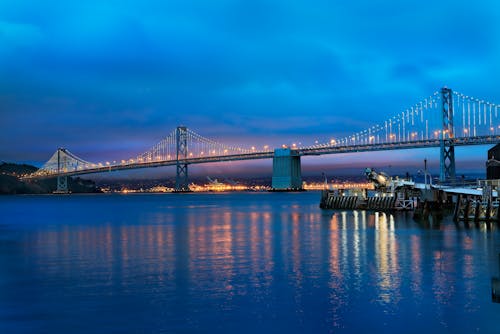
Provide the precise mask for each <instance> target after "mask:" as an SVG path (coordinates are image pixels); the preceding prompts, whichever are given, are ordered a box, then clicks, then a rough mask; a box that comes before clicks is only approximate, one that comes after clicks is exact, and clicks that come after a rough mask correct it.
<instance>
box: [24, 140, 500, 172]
mask: <svg viewBox="0 0 500 334" xmlns="http://www.w3.org/2000/svg"><path fill="white" fill-rule="evenodd" d="M451 141H452V142H453V144H454V145H455V146H469V145H488V144H497V143H500V135H491V136H477V137H461V138H454V139H451ZM440 144H441V139H430V140H417V141H408V142H393V143H379V144H359V145H350V146H321V145H317V146H311V147H306V148H297V149H296V151H297V152H298V155H300V156H308V155H313V156H314V155H323V154H341V153H355V152H370V151H389V150H405V149H415V148H429V147H439V146H440ZM273 157H274V152H273V151H266V152H253V153H244V154H233V155H221V156H207V157H196V158H188V159H182V160H179V163H180V164H187V165H192V164H201V163H210V162H224V161H239V160H257V159H270V158H273ZM175 165H177V160H161V161H150V162H134V163H123V164H117V165H109V166H99V167H95V168H87V169H78V170H73V171H66V172H62V173H51V174H45V175H33V176H26V177H25V178H26V179H44V178H53V177H57V176H76V175H86V174H95V173H104V172H113V171H119V170H128V169H139V168H153V167H164V166H175Z"/></svg>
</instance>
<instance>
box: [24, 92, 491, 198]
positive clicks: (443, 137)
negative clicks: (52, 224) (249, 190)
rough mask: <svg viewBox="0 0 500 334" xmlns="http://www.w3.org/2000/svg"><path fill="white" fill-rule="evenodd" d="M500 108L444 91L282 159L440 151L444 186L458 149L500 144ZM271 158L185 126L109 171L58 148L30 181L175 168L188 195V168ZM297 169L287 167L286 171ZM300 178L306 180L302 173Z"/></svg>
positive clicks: (272, 155) (284, 147) (270, 154)
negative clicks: (205, 164) (200, 133)
mask: <svg viewBox="0 0 500 334" xmlns="http://www.w3.org/2000/svg"><path fill="white" fill-rule="evenodd" d="M499 106H500V105H498V104H495V103H491V102H488V101H486V100H484V99H478V98H475V97H472V96H469V95H464V94H462V93H459V92H454V91H452V90H451V89H448V88H443V89H441V90H440V91H436V92H434V93H433V94H431V95H430V96H428V97H426V98H424V99H422V100H420V101H419V102H417V103H415V104H414V105H412V106H410V107H409V108H406V109H405V110H403V111H401V112H399V113H397V114H396V115H394V116H392V117H389V118H387V119H386V120H384V121H382V122H379V123H377V124H375V125H372V126H370V127H368V128H367V129H365V130H362V131H357V132H355V133H354V134H351V135H349V136H344V137H342V136H335V139H334V138H333V137H330V139H328V140H325V142H323V143H322V142H321V141H319V140H316V141H315V142H314V144H313V145H312V146H302V145H301V144H300V143H299V144H298V145H297V144H296V143H294V144H292V145H291V148H290V149H289V148H288V145H282V148H280V149H279V150H288V151H286V152H290V153H289V156H288V157H287V156H286V155H281V156H280V161H281V162H283V161H285V160H287V159H288V160H290V161H292V160H293V161H295V162H293V164H292V165H293V166H295V165H297V164H298V165H297V166H298V167H299V168H300V157H301V156H308V155H321V154H337V153H350V152H363V151H379V150H396V149H410V148H425V147H440V151H441V154H440V179H441V180H443V181H444V180H445V179H447V178H454V177H455V154H454V147H455V146H461V145H482V144H495V143H498V142H500V136H498V135H497V134H496V133H495V129H497V128H498V129H500V119H499V115H498V109H499ZM312 130H313V129H312ZM498 132H500V130H499V131H498ZM283 152H285V151H281V153H283ZM268 158H273V159H275V152H274V151H273V150H270V149H269V146H268V145H265V146H264V147H263V149H262V150H258V149H257V147H256V146H250V147H248V148H245V147H240V146H236V145H228V144H223V143H220V142H217V141H215V140H213V139H209V138H206V137H203V136H201V135H199V134H197V133H196V132H194V131H192V130H190V129H188V128H186V127H177V128H176V129H174V130H173V131H172V132H171V133H170V134H168V135H167V136H166V137H164V139H162V140H161V141H160V142H158V143H157V144H156V145H154V146H153V147H151V148H150V149H149V150H147V151H145V152H144V153H141V154H139V155H138V156H136V157H132V158H128V159H123V160H121V161H120V162H119V163H117V162H116V161H113V163H108V162H106V164H105V166H104V165H103V164H102V163H100V164H95V163H91V162H88V161H85V160H83V159H81V158H79V157H77V156H75V155H74V154H72V153H71V152H69V151H68V150H66V149H58V150H57V151H56V153H54V154H53V155H52V157H51V158H50V159H49V161H47V162H46V163H45V164H44V165H43V166H42V168H41V169H40V170H39V171H38V172H37V173H35V174H34V175H32V176H31V178H41V177H48V176H52V177H56V176H57V177H58V179H61V180H60V182H61V183H60V184H59V182H58V189H61V190H64V185H65V184H64V181H63V180H62V178H64V177H67V176H72V175H79V174H90V173H98V172H104V171H114V170H123V169H136V168H146V167H159V166H176V168H177V174H176V180H177V182H176V188H177V190H187V189H188V183H187V182H188V179H187V175H188V174H187V168H188V165H190V164H199V163H207V162H217V161H218V162H221V161H232V160H248V159H268ZM292 165H289V164H287V163H283V164H282V166H283V168H288V167H291V166H292ZM297 166H295V167H293V168H295V169H296V167H297ZM276 171H277V170H276ZM285 172H286V171H285ZM286 173H289V172H286ZM286 173H285V174H286ZM296 177H297V178H299V179H300V178H301V176H300V171H299V173H298V174H297V176H296ZM297 182H298V179H294V182H293V183H294V184H297ZM59 186H61V187H60V188H59ZM66 186H67V185H66Z"/></svg>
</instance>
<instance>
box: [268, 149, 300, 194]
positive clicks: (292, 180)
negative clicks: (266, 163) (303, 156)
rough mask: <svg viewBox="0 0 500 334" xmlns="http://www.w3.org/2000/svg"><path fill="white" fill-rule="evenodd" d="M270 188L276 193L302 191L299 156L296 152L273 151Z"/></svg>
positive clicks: (286, 150) (289, 150) (288, 150)
mask: <svg viewBox="0 0 500 334" xmlns="http://www.w3.org/2000/svg"><path fill="white" fill-rule="evenodd" d="M272 188H273V190H276V191H296V190H302V174H301V170H300V155H299V152H298V151H297V150H292V149H289V148H277V149H275V150H274V157H273V179H272Z"/></svg>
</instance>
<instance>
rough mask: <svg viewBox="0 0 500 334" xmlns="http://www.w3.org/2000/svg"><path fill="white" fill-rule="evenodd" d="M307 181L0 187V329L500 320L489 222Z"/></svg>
mask: <svg viewBox="0 0 500 334" xmlns="http://www.w3.org/2000/svg"><path fill="white" fill-rule="evenodd" d="M318 202H319V194H318V193H313V192H310V193H298V194H297V193H296V194H287V193H237V194H162V195H71V196H11V197H0V214H1V220H0V333H158V332H165V333H191V332H205V333H213V332H217V333H233V332H238V333H254V332H274V333H276V332H284V333H304V332H305V333H328V332H335V333H387V332H394V333H396V332H397V333H422V332H427V333H438V332H440V333H472V332H480V333H499V332H500V304H497V303H493V302H492V299H491V279H492V278H493V277H498V276H500V275H499V266H500V260H499V253H500V233H499V231H498V229H497V228H496V227H494V228H492V229H491V230H487V229H485V228H482V227H479V228H478V227H475V226H474V225H473V226H472V227H471V228H469V229H465V228H464V227H463V226H456V225H455V224H453V222H451V220H449V219H448V220H447V219H445V220H444V221H443V222H442V223H441V224H440V225H439V226H427V225H424V224H419V223H417V222H415V221H413V220H412V219H411V215H410V214H405V213H398V214H393V215H391V214H383V213H376V212H371V211H321V210H320V209H319V208H318Z"/></svg>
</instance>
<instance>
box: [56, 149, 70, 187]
mask: <svg viewBox="0 0 500 334" xmlns="http://www.w3.org/2000/svg"><path fill="white" fill-rule="evenodd" d="M62 153H64V149H63V148H58V149H57V173H61V172H63V171H64V165H65V163H64V162H63V160H66V159H67V158H66V155H65V154H62ZM55 193H56V194H67V193H69V188H68V177H67V176H58V177H57V189H56V191H55Z"/></svg>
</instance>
